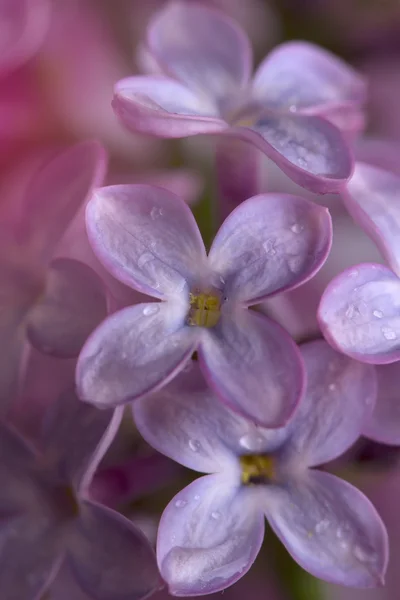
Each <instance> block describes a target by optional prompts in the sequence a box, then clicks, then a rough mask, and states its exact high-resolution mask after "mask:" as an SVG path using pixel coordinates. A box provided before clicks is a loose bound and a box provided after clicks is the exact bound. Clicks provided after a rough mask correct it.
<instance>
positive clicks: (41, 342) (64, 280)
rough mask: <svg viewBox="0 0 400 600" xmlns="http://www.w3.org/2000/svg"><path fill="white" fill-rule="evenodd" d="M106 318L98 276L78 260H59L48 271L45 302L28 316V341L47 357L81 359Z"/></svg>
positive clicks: (105, 304)
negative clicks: (91, 338) (90, 338)
mask: <svg viewBox="0 0 400 600" xmlns="http://www.w3.org/2000/svg"><path fill="white" fill-rule="evenodd" d="M106 314H107V302H106V295H105V290H104V288H103V285H102V282H101V280H100V278H99V277H98V276H97V274H96V273H95V272H94V271H93V270H92V269H91V268H90V267H88V266H87V265H85V264H84V263H81V262H79V261H77V260H73V259H67V258H58V259H56V260H54V261H53V262H52V263H51V265H50V268H49V270H48V273H47V281H46V291H45V295H44V297H43V299H42V300H41V301H40V302H39V303H38V304H36V306H35V307H34V308H33V310H32V311H31V312H30V313H29V320H28V330H27V331H28V338H29V340H30V342H31V344H32V345H33V346H35V348H37V349H38V350H40V351H41V352H44V353H45V354H52V355H54V356H59V357H62V358H71V357H74V356H78V354H79V351H80V349H81V348H82V346H83V344H84V342H85V341H86V339H87V338H88V336H89V334H90V333H91V332H92V331H93V329H94V328H95V327H96V326H97V325H98V324H99V323H100V322H101V321H102V320H103V319H104V318H105V317H106Z"/></svg>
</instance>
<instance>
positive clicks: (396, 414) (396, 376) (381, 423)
mask: <svg viewBox="0 0 400 600" xmlns="http://www.w3.org/2000/svg"><path fill="white" fill-rule="evenodd" d="M375 370H376V373H377V376H378V397H377V400H376V404H375V409H374V412H373V413H372V415H371V417H370V419H369V420H368V422H367V423H366V424H365V426H364V428H363V434H364V435H365V436H366V437H369V438H371V439H372V440H376V441H377V442H381V443H383V444H393V445H395V446H399V445H400V363H398V362H396V363H393V364H391V365H379V366H376V367H375Z"/></svg>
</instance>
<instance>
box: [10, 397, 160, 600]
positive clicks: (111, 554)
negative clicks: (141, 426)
mask: <svg viewBox="0 0 400 600" xmlns="http://www.w3.org/2000/svg"><path fill="white" fill-rule="evenodd" d="M121 416H122V411H121V409H116V411H115V412H113V411H111V410H110V411H98V410H96V409H94V408H92V407H90V406H88V405H85V404H83V403H82V402H80V401H79V400H78V399H77V398H76V396H75V395H74V394H73V393H65V394H64V395H62V396H61V397H60V399H59V401H58V402H57V403H55V404H54V405H53V407H52V409H51V410H49V411H48V413H47V415H46V418H45V421H44V426H43V432H42V440H41V441H42V443H41V447H40V448H39V449H38V451H36V452H35V451H33V450H32V449H31V448H30V447H29V446H27V445H26V443H24V442H23V440H22V438H20V437H19V436H18V435H17V434H16V433H14V431H13V430H11V429H10V428H8V427H7V426H6V425H0V459H1V468H0V481H1V483H0V510H1V515H2V519H1V523H0V541H1V543H0V586H1V593H2V595H3V597H4V598H7V600H34V599H36V598H39V597H40V595H41V593H43V592H44V591H45V590H46V589H47V588H48V586H49V585H50V584H51V582H52V580H53V579H54V578H55V577H56V575H57V572H58V570H59V569H60V567H61V565H62V563H63V562H64V561H66V562H67V564H68V566H69V568H70V569H71V571H72V573H73V575H74V578H75V580H76V581H77V583H78V585H79V586H80V587H81V588H82V589H83V590H84V591H85V592H86V593H88V594H89V595H90V597H91V598H93V599H95V600H118V599H121V600H125V599H126V598H128V597H129V598H133V599H135V598H143V597H145V596H147V595H148V594H149V593H151V592H153V591H155V590H157V589H159V588H160V587H161V585H160V584H161V581H160V577H159V575H158V571H157V566H156V563H155V558H154V555H153V551H152V549H151V547H150V544H149V543H148V542H147V540H146V538H145V537H144V536H143V535H142V534H141V533H140V532H139V531H138V530H137V529H136V528H135V527H134V526H133V525H132V523H131V522H130V521H129V520H128V519H126V518H125V517H123V516H122V515H120V514H118V513H116V512H114V511H113V510H111V509H109V508H106V507H104V506H101V505H100V504H96V503H94V502H92V501H90V500H89V498H88V494H87V490H88V486H89V484H90V482H91V479H92V477H93V473H94V471H95V470H96V468H97V465H98V463H99V462H100V460H101V458H102V457H103V455H104V454H105V452H106V450H107V449H108V447H109V445H110V444H111V442H112V440H113V438H114V436H115V434H116V432H117V429H118V426H119V423H120V420H121Z"/></svg>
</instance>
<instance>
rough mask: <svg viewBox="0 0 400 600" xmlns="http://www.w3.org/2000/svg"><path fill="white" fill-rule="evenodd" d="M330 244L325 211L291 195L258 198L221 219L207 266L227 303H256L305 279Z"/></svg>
mask: <svg viewBox="0 0 400 600" xmlns="http://www.w3.org/2000/svg"><path fill="white" fill-rule="evenodd" d="M249 232H250V234H249ZM331 242H332V223H331V218H330V215H329V212H328V211H327V209H326V208H322V207H320V206H317V205H315V204H312V203H311V202H308V201H307V200H303V199H302V198H298V197H296V196H288V195H283V194H260V195H258V196H254V197H253V198H250V199H249V200H246V201H245V202H244V203H243V204H241V205H240V206H239V207H238V208H237V209H236V210H235V211H234V212H233V213H232V214H231V215H230V216H229V217H228V218H227V219H226V220H225V222H224V224H223V225H222V227H221V228H220V230H219V232H218V233H217V235H216V237H215V239H214V242H213V245H212V247H211V250H210V254H209V258H210V265H211V267H212V268H213V269H215V270H216V271H217V272H218V273H219V274H220V275H221V277H222V278H223V279H224V281H225V286H224V293H226V295H227V296H228V298H229V299H230V298H231V297H232V298H234V300H235V301H239V302H244V303H246V304H247V305H250V304H256V303H257V302H260V301H261V300H263V299H265V298H266V297H267V296H269V295H271V294H274V293H277V292H283V291H286V290H288V289H292V288H294V287H296V286H298V285H301V284H302V283H304V282H305V281H307V280H308V279H310V278H311V277H312V276H313V275H314V273H316V271H318V269H319V268H320V267H321V266H322V265H323V263H324V261H325V259H326V257H327V255H328V253H329V250H330V247H331Z"/></svg>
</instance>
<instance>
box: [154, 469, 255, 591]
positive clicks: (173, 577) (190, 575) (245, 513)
mask: <svg viewBox="0 0 400 600" xmlns="http://www.w3.org/2000/svg"><path fill="white" fill-rule="evenodd" d="M247 492H248V490H245V489H243V488H240V487H237V486H236V485H234V484H233V483H232V482H229V481H227V480H226V479H224V477H223V476H221V475H207V476H206V477H200V479H197V480H196V481H194V482H193V483H192V484H191V485H189V486H188V487H186V488H185V489H184V490H182V491H181V492H179V494H177V495H176V496H175V498H173V499H172V500H171V502H170V503H169V504H168V506H167V508H166V509H165V511H164V513H163V515H162V517H161V522H160V526H159V530H158V540H157V561H158V566H159V569H160V572H161V575H162V576H163V578H164V579H165V581H166V582H167V584H168V587H169V592H170V594H172V595H174V596H199V595H204V594H211V593H213V592H218V591H220V590H223V589H224V588H226V587H228V586H229V585H232V584H233V583H235V581H237V580H238V579H240V578H241V577H242V576H243V575H244V574H245V573H246V572H247V571H248V570H249V568H250V567H251V565H252V564H253V562H254V560H255V558H256V556H257V554H258V552H259V550H260V547H261V544H262V540H263V537H264V518H263V514H262V512H261V510H254V506H253V503H252V497H251V495H250V494H248V493H247Z"/></svg>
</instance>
